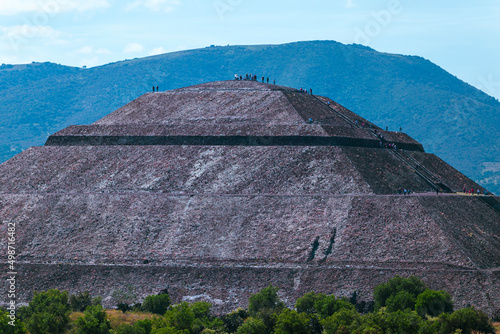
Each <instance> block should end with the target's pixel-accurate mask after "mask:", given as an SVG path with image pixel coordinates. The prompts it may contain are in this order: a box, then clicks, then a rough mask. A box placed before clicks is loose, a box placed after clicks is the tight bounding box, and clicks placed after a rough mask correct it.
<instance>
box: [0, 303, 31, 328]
mask: <svg viewBox="0 0 500 334" xmlns="http://www.w3.org/2000/svg"><path fill="white" fill-rule="evenodd" d="M11 321H12V319H11V318H10V317H9V312H7V311H4V310H3V309H0V333H5V334H24V333H26V327H25V326H24V323H23V322H22V321H21V320H20V319H18V318H16V319H15V320H14V325H15V326H12V325H9V322H11Z"/></svg>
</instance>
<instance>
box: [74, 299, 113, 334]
mask: <svg viewBox="0 0 500 334" xmlns="http://www.w3.org/2000/svg"><path fill="white" fill-rule="evenodd" d="M75 324H76V333H78V334H108V333H109V331H110V329H111V324H110V323H109V320H108V319H107V318H106V312H105V311H104V309H103V308H102V306H101V305H93V306H88V307H87V309H86V310H85V315H84V316H83V317H80V318H78V319H76V321H75Z"/></svg>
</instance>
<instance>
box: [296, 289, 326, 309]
mask: <svg viewBox="0 0 500 334" xmlns="http://www.w3.org/2000/svg"><path fill="white" fill-rule="evenodd" d="M324 297H326V296H325V295H324V294H322V293H315V292H314V291H311V292H308V293H306V294H304V295H303V296H302V297H300V298H298V299H297V301H296V302H295V308H296V309H297V312H299V313H307V314H314V313H317V312H318V311H317V310H316V308H315V307H314V305H315V303H316V302H317V301H318V300H320V299H323V298H324Z"/></svg>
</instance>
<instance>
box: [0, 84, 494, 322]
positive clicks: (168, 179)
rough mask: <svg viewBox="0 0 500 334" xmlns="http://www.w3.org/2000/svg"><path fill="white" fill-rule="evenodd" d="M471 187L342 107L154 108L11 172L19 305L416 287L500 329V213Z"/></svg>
mask: <svg viewBox="0 0 500 334" xmlns="http://www.w3.org/2000/svg"><path fill="white" fill-rule="evenodd" d="M463 187H465V188H466V189H471V188H473V189H474V191H476V190H477V189H479V191H480V193H481V194H484V191H485V190H484V189H483V188H481V187H480V186H479V185H477V184H476V183H474V182H473V181H472V180H470V179H468V178H467V177H466V176H464V175H463V174H461V173H459V172H458V171H457V170H455V169H454V168H453V167H451V166H449V165H448V164H446V163H445V162H443V161H442V160H441V159H439V158H438V157H436V156H435V155H433V154H428V153H425V151H424V148H423V147H422V145H421V144H420V143H418V142H417V141H415V140H414V139H412V138H411V137H409V136H408V135H406V134H404V133H397V132H390V131H384V130H383V129H381V128H379V127H377V126H376V125H374V124H372V123H370V122H369V121H368V120H365V119H363V118H361V117H360V116H358V115H356V114H355V113H353V112H351V111H349V110H347V109H346V108H344V107H342V106H340V105H339V104H337V103H335V102H334V101H332V100H330V99H328V98H326V97H321V96H315V95H311V94H306V93H304V92H300V91H299V90H296V89H292V88H287V87H280V86H275V85H268V84H262V83H258V82H254V81H221V82H212V83H207V84H202V85H198V86H192V87H187V88H181V89H176V90H172V91H166V92H154V93H147V94H145V95H143V96H141V97H139V98H138V99H136V100H134V101H132V102H131V103H129V104H127V105H125V106H124V107H122V108H120V109H118V110H116V111H115V112H113V113H111V114H109V115H108V116H106V117H104V118H102V119H101V120H99V121H97V122H95V123H93V124H91V125H87V126H70V127H68V128H66V129H63V130H61V131H59V132H57V133H56V134H54V135H52V136H50V137H49V138H48V140H47V143H46V144H45V145H44V146H41V147H32V148H30V149H28V150H26V151H24V152H23V153H21V154H19V155H17V156H15V157H14V158H12V159H10V160H9V161H7V162H5V163H3V164H1V165H0V193H1V195H0V218H1V220H2V223H3V224H2V227H1V229H2V230H1V232H2V234H3V235H5V234H6V231H7V225H8V223H14V224H15V226H16V236H17V241H16V242H17V244H16V247H17V261H18V262H17V272H18V277H17V281H18V296H19V299H18V301H19V302H22V301H28V300H29V299H30V298H31V297H32V293H33V290H45V289H49V288H58V289H62V290H68V291H70V292H71V293H76V292H78V291H84V290H88V291H90V292H91V293H92V294H93V295H100V296H102V297H104V303H105V305H108V306H110V305H115V304H114V303H115V301H114V300H113V293H114V292H115V291H120V290H124V289H126V288H127V287H128V286H133V287H134V293H135V294H136V297H137V301H141V300H142V298H144V297H145V296H147V295H150V294H156V293H158V292H159V291H161V290H163V289H166V288H167V289H168V291H169V293H170V294H171V296H172V297H173V300H174V301H180V300H183V299H184V300H190V301H193V300H205V301H208V302H211V303H213V304H214V306H215V307H216V308H217V309H219V310H221V311H222V310H223V311H230V310H232V309H235V308H237V307H239V306H241V307H246V306H247V305H246V304H245V303H246V302H247V300H248V297H249V295H250V294H251V293H255V292H257V291H258V290H260V289H262V288H263V287H265V286H267V285H269V284H270V283H272V284H274V285H276V286H279V287H280V288H281V290H280V294H281V296H282V298H283V299H284V300H285V301H286V302H287V303H288V304H289V305H292V304H293V303H294V302H295V299H296V298H297V297H299V296H302V295H303V294H304V293H306V292H309V291H311V290H314V291H317V292H323V293H328V294H331V293H333V294H335V295H337V296H350V295H351V294H352V293H353V292H354V291H357V294H358V299H360V300H365V301H369V300H371V299H372V295H371V292H372V290H373V287H374V286H376V285H377V284H380V283H382V282H384V281H387V280H388V279H390V278H392V277H393V276H394V275H401V276H409V275H417V276H419V277H421V278H422V279H423V280H424V281H425V282H426V283H427V284H428V285H429V286H430V287H431V288H433V289H444V290H446V291H448V292H449V293H450V294H451V295H452V297H453V299H454V300H455V302H456V307H463V306H465V305H467V304H471V305H474V306H476V307H478V308H481V309H483V310H485V311H486V312H488V313H489V314H493V313H494V312H496V311H497V310H498V309H500V212H499V210H500V208H499V207H500V205H499V201H498V197H494V196H477V195H476V196H472V195H465V194H461V193H460V192H462V189H463ZM403 188H406V189H411V190H412V191H413V193H412V194H411V195H409V196H404V195H399V194H398V189H403ZM436 189H438V190H439V191H440V194H439V195H436ZM0 247H1V249H2V253H3V254H6V253H7V247H6V243H4V244H2V245H1V246H0ZM4 259H6V256H4V257H3V259H2V261H5V260H4ZM4 263H5V262H4ZM4 272H5V273H6V271H4ZM2 275H3V274H2ZM2 278H3V277H2ZM2 282H4V283H3V284H4V285H5V286H4V288H5V290H7V288H6V286H7V285H6V283H5V280H2Z"/></svg>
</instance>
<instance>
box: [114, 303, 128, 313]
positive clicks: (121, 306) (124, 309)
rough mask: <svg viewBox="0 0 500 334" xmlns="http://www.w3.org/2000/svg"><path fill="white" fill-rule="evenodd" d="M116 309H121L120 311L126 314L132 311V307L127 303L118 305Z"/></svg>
mask: <svg viewBox="0 0 500 334" xmlns="http://www.w3.org/2000/svg"><path fill="white" fill-rule="evenodd" d="M116 308H117V309H119V310H120V311H122V313H125V312H127V311H130V310H131V308H130V305H129V304H127V303H119V304H118V305H116Z"/></svg>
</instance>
